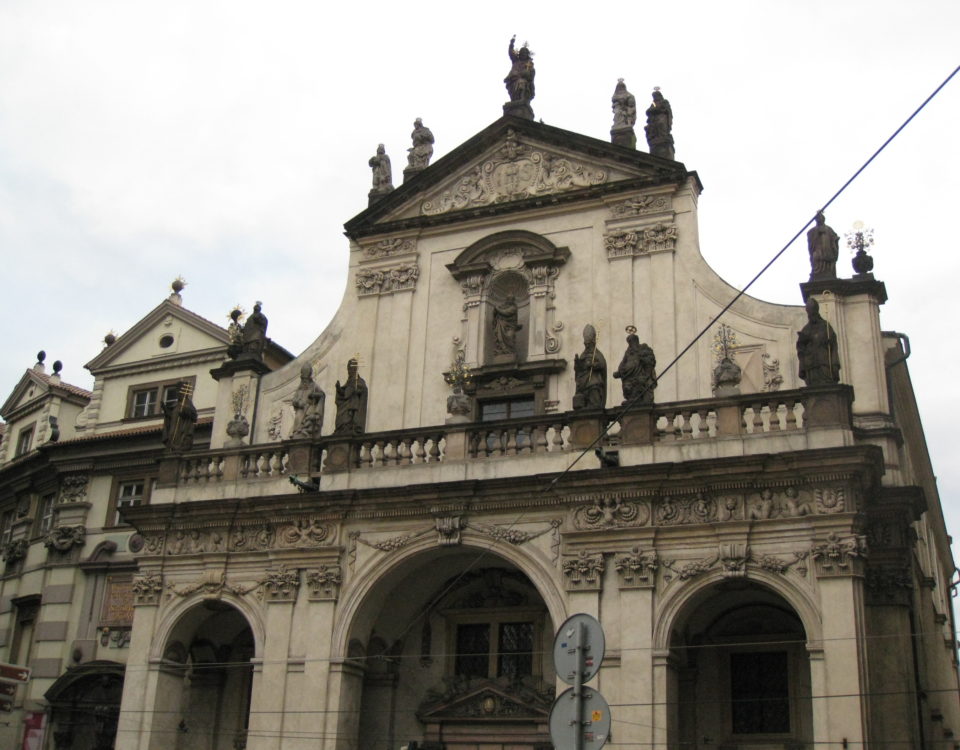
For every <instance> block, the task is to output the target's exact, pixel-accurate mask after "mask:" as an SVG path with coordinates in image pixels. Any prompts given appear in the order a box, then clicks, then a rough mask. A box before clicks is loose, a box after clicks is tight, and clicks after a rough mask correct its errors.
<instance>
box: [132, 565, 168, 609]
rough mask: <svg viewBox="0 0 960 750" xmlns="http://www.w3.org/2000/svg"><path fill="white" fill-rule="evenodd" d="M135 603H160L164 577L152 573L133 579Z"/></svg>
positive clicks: (140, 604) (135, 604)
mask: <svg viewBox="0 0 960 750" xmlns="http://www.w3.org/2000/svg"><path fill="white" fill-rule="evenodd" d="M132 588H133V604H134V606H143V605H149V604H159V603H160V594H162V593H163V579H162V578H161V577H160V576H158V575H154V574H152V573H150V574H148V575H144V576H137V577H136V578H134V579H133V586H132Z"/></svg>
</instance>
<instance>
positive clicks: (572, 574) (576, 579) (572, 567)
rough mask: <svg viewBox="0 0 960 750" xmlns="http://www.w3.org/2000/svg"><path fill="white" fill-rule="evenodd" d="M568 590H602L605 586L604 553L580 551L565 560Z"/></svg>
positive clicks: (564, 567)
mask: <svg viewBox="0 0 960 750" xmlns="http://www.w3.org/2000/svg"><path fill="white" fill-rule="evenodd" d="M563 574H564V575H565V576H566V577H567V591H600V590H601V589H602V588H603V553H602V552H587V551H580V552H579V553H577V555H576V556H575V557H568V558H567V559H565V560H564V561H563Z"/></svg>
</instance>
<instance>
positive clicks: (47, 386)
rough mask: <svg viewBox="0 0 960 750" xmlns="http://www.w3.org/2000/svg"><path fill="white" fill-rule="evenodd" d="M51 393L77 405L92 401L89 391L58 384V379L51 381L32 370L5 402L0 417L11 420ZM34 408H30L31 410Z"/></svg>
mask: <svg viewBox="0 0 960 750" xmlns="http://www.w3.org/2000/svg"><path fill="white" fill-rule="evenodd" d="M51 391H54V393H55V395H59V396H60V397H61V398H65V399H68V400H71V401H74V402H75V403H85V402H86V401H88V400H89V399H90V392H89V391H86V390H84V389H83V388H79V387H77V386H75V385H70V384H69V383H62V382H58V380H57V379H56V378H54V379H53V380H51V378H50V376H49V375H47V374H46V373H44V372H37V371H36V370H32V369H31V370H26V371H25V372H24V373H23V376H22V377H21V378H20V380H19V381H18V382H17V384H16V385H15V386H14V388H13V390H12V391H11V392H10V395H9V396H8V397H7V400H6V401H4V402H3V406H0V416H2V417H3V418H4V419H8V420H9V419H10V418H11V417H12V415H13V414H15V413H16V412H17V411H18V410H19V409H20V408H22V407H26V406H28V405H31V404H39V403H40V402H41V401H42V400H43V398H44V397H45V396H47V395H49V394H50V392H51ZM33 408H34V407H33V406H30V409H29V410H32V409H33ZM29 410H28V411H29Z"/></svg>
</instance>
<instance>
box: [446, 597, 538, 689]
mask: <svg viewBox="0 0 960 750" xmlns="http://www.w3.org/2000/svg"><path fill="white" fill-rule="evenodd" d="M442 614H443V616H444V618H445V619H446V621H447V649H446V653H447V654H449V657H448V658H447V660H446V662H447V663H446V667H445V672H446V674H447V675H449V676H452V677H453V676H456V675H457V672H456V664H457V627H458V626H460V625H489V626H490V650H489V652H488V654H487V676H486V677H475V678H474V679H485V680H495V679H497V678H498V676H499V675H498V674H497V671H498V661H499V657H500V652H499V643H500V626H501V625H502V624H503V623H518V622H530V623H532V624H533V653H532V654H531V657H532V658H531V664H530V675H529V676H530V677H533V678H535V679H542V678H543V648H544V646H543V625H544V618H545V617H546V612H545V610H544V609H542V608H541V607H492V608H489V609H487V608H484V609H453V610H446V611H444V612H443V613H442ZM523 676H527V675H523Z"/></svg>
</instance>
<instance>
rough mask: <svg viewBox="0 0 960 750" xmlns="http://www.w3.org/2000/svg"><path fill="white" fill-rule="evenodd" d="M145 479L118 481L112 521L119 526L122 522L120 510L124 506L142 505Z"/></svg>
mask: <svg viewBox="0 0 960 750" xmlns="http://www.w3.org/2000/svg"><path fill="white" fill-rule="evenodd" d="M145 487H146V480H143V479H137V480H134V481H131V482H120V485H119V487H118V488H117V502H116V508H115V510H114V513H113V523H114V525H115V526H119V525H120V524H122V523H123V521H122V519H121V518H120V511H121V510H123V509H124V508H133V507H134V506H137V505H143V499H144V496H145V495H144V488H145Z"/></svg>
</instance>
